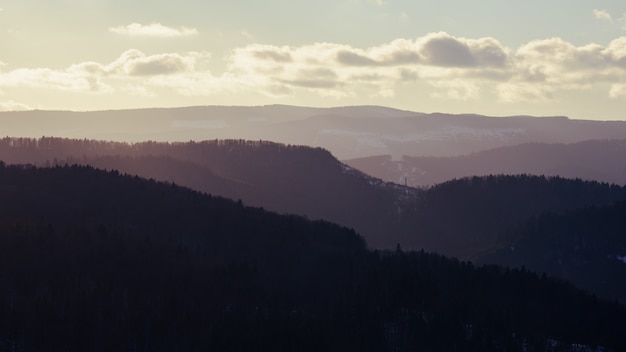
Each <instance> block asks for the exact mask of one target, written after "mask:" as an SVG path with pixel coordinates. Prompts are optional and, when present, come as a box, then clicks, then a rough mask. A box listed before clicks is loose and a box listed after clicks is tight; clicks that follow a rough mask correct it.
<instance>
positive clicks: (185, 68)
mask: <svg viewBox="0 0 626 352" xmlns="http://www.w3.org/2000/svg"><path fill="white" fill-rule="evenodd" d="M202 56H203V54H196V53H190V54H186V55H181V54H177V53H166V54H157V55H145V54H144V53H142V52H140V51H139V50H134V49H132V50H128V51H126V52H124V53H123V54H122V55H121V56H120V57H119V58H118V59H117V60H115V61H114V62H112V63H111V64H109V65H107V66H106V67H104V68H103V69H104V71H105V72H109V73H117V74H124V75H129V76H155V75H168V74H176V73H182V72H190V71H193V70H194V68H195V65H196V61H197V59H198V57H202ZM95 69H96V68H94V70H95Z"/></svg>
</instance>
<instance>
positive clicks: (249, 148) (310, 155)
mask: <svg viewBox="0 0 626 352" xmlns="http://www.w3.org/2000/svg"><path fill="white" fill-rule="evenodd" d="M3 158H4V159H3ZM0 160H5V162H7V163H22V164H26V163H31V164H34V165H38V166H48V165H64V164H66V163H67V164H70V165H71V164H76V163H80V164H87V165H92V166H95V167H98V168H105V169H109V170H111V169H115V170H119V171H120V172H123V173H130V174H136V175H139V176H142V177H145V178H154V179H156V180H160V181H168V182H175V183H177V184H180V185H183V186H187V187H191V188H193V189H196V190H199V191H202V192H206V193H210V194H214V195H220V196H224V197H227V198H231V199H241V200H242V201H244V202H245V203H246V204H250V205H254V206H262V207H264V208H265V209H269V210H272V211H277V212H281V213H291V214H299V215H306V216H307V217H309V218H311V219H325V220H328V221H332V222H336V223H339V224H341V225H344V226H347V227H351V228H354V229H356V230H357V231H359V233H361V234H362V235H363V236H365V237H366V238H367V239H368V242H369V243H370V244H371V245H373V246H375V247H386V248H393V246H395V244H396V243H397V239H389V238H387V237H388V234H389V233H396V232H400V231H401V229H399V228H397V225H398V218H399V217H400V216H402V213H401V211H398V209H399V208H402V204H403V203H404V201H405V199H406V198H407V197H413V196H414V195H415V194H416V193H418V190H415V189H411V188H406V187H402V186H398V185H394V184H390V183H384V182H382V181H380V180H377V179H373V178H371V177H368V176H366V175H364V174H362V173H361V172H359V171H357V170H353V169H349V168H347V167H346V166H345V165H343V164H341V163H340V162H339V161H338V160H337V159H335V158H334V157H333V156H332V155H331V154H330V153H329V152H328V151H326V150H323V149H321V148H310V147H304V146H292V145H284V144H278V143H272V142H266V141H244V140H212V141H202V142H193V141H190V142H184V143H182V142H181V143H160V142H143V143H134V144H127V143H118V142H102V141H91V140H70V139H61V138H41V139H38V140H36V139H28V138H5V139H3V140H0Z"/></svg>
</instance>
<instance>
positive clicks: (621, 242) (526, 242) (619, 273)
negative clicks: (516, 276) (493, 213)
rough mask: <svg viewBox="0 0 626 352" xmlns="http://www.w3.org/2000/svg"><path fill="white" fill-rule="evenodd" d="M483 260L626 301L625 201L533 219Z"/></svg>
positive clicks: (549, 214)
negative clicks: (563, 281) (538, 274)
mask: <svg viewBox="0 0 626 352" xmlns="http://www.w3.org/2000/svg"><path fill="white" fill-rule="evenodd" d="M480 261H481V262H483V263H485V262H487V263H498V264H501V265H507V266H514V267H521V266H525V267H526V268H528V269H529V270H534V271H537V272H545V273H548V274H549V275H553V276H556V277H560V278H562V279H564V280H568V281H571V282H573V283H575V284H576V285H578V286H579V287H583V288H586V289H589V290H593V291H594V292H597V293H598V294H599V295H601V296H603V297H607V298H610V299H615V298H617V299H619V300H620V301H622V302H626V202H618V203H616V204H613V205H610V206H604V207H587V208H583V209H577V210H573V211H568V212H564V213H551V212H550V213H543V214H541V215H539V216H535V217H532V218H531V219H530V220H528V221H527V222H526V223H525V224H524V225H523V226H520V227H518V228H516V229H515V230H514V231H512V233H511V241H510V245H509V246H506V247H503V248H501V249H500V250H498V251H495V252H494V253H490V254H488V255H485V256H483V257H482V258H481V259H480Z"/></svg>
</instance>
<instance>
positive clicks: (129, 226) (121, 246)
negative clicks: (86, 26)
mask: <svg viewBox="0 0 626 352" xmlns="http://www.w3.org/2000/svg"><path fill="white" fill-rule="evenodd" d="M0 199H2V202H0V210H1V211H0V349H2V350H10V351H16V352H22V351H36V352H37V351H52V350H59V351H60V350H62V351H85V350H116V351H133V350H154V351H171V350H187V351H201V350H207V349H210V350H213V349H215V350H250V349H253V348H258V349H263V350H300V351H319V350H326V351H343V350H357V349H358V350H362V351H381V350H412V349H433V350H454V349H458V348H461V349H463V350H465V351H508V350H521V349H524V348H526V349H528V348H530V349H532V350H546V349H550V348H552V349H572V348H576V349H585V350H593V349H598V348H599V349H602V350H608V351H620V350H623V349H624V348H625V347H626V346H625V345H624V341H623V336H622V333H623V331H624V328H625V326H624V322H625V321H626V309H625V308H624V307H623V306H621V305H619V304H616V303H609V302H606V301H603V300H598V299H596V298H594V297H592V296H591V295H590V294H588V293H585V292H582V291H580V290H577V289H575V288H573V287H572V286H571V285H569V284H566V283H563V282H561V281H558V280H554V279H549V278H545V277H543V278H542V277H539V276H537V275H535V274H532V273H529V272H526V271H524V270H505V269H501V268H499V267H493V266H485V267H475V266H473V265H471V264H468V263H462V262H459V261H457V260H452V259H447V258H445V257H443V256H440V255H435V254H427V253H423V252H421V253H418V252H411V253H407V252H403V251H401V250H396V251H391V252H390V251H385V252H379V251H368V250H366V248H365V246H364V242H363V240H362V239H361V238H360V237H359V236H358V235H357V234H356V233H355V232H354V231H351V230H349V229H346V228H343V227H339V226H336V225H333V224H330V223H327V222H321V221H309V220H306V219H304V218H301V217H297V216H281V215H277V214H272V213H269V212H267V211H264V210H262V209H259V208H250V207H246V206H244V205H243V204H241V203H239V202H235V201H230V200H226V199H223V198H219V197H214V196H208V195H206V194H202V193H199V192H196V191H192V190H189V189H186V188H182V187H179V186H176V185H172V184H170V183H159V182H155V181H153V180H145V179H141V178H138V177H134V176H129V175H120V174H119V172H117V171H108V172H105V171H100V170H95V169H93V168H92V167H88V166H77V165H74V166H62V167H51V168H36V167H33V166H21V165H6V164H4V163H1V164H0Z"/></svg>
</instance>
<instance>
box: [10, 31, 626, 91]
mask: <svg viewBox="0 0 626 352" xmlns="http://www.w3.org/2000/svg"><path fill="white" fill-rule="evenodd" d="M209 58H210V55H209V54H208V53H197V52H187V53H159V54H153V55H148V54H144V53H143V52H141V51H138V50H135V49H131V50H128V51H125V52H123V53H122V54H121V55H120V56H119V57H118V58H117V59H115V60H113V61H112V62H109V63H98V62H89V61H87V62H81V63H76V64H74V65H71V66H69V67H68V68H67V69H64V70H53V69H48V68H20V69H15V70H12V71H8V72H0V88H6V87H9V88H10V87H30V88H46V89H57V90H61V91H71V92H92V93H94V92H95V93H115V92H119V93H120V94H127V93H130V94H133V95H137V96H143V97H154V98H159V97H160V96H159V94H165V93H166V92H167V91H168V90H169V92H170V94H171V93H172V92H174V93H175V94H178V95H184V96H209V95H216V94H221V95H231V96H237V95H239V94H242V93H251V94H260V95H262V96H269V97H299V96H303V95H304V96H307V97H311V96H317V97H333V98H337V99H342V98H350V99H352V98H355V97H357V98H358V97H375V98H381V99H384V98H387V99H388V98H393V97H401V96H405V94H404V93H406V92H408V90H410V89H417V87H419V91H421V92H424V93H425V95H426V96H428V95H430V96H435V97H437V98H441V99H455V100H462V101H468V100H479V99H482V98H484V97H486V96H489V97H493V96H497V97H499V99H500V100H501V101H502V102H520V101H524V102H541V101H547V100H550V99H554V98H558V97H559V96H561V95H562V93H564V92H570V91H586V90H596V89H603V90H604V91H605V94H606V96H607V97H613V98H618V97H623V96H625V95H626V37H621V38H617V39H615V40H613V41H611V42H610V43H609V44H607V45H600V44H588V45H575V44H572V43H570V42H567V41H565V40H563V39H560V38H548V39H542V40H534V41H531V42H528V43H526V44H524V45H522V46H521V47H519V48H517V49H512V48H508V47H505V46H504V45H502V44H501V43H500V42H498V41H497V40H496V39H494V38H490V37H486V38H476V39H474V38H461V37H455V36H452V35H449V34H447V33H430V34H427V35H425V36H422V37H418V38H415V39H396V40H393V41H390V42H387V43H382V44H380V45H377V46H373V47H369V48H361V47H355V46H350V45H345V44H338V43H312V44H308V45H300V46H276V45H261V44H250V45H245V46H242V47H238V48H235V49H233V50H232V51H231V52H230V54H228V55H227V56H226V57H224V60H225V61H224V62H223V66H224V67H225V68H224V70H223V72H220V73H213V72H210V71H208V70H207V69H206V67H208V59H209ZM607 87H610V90H609V88H607ZM424 89H426V91H424Z"/></svg>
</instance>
